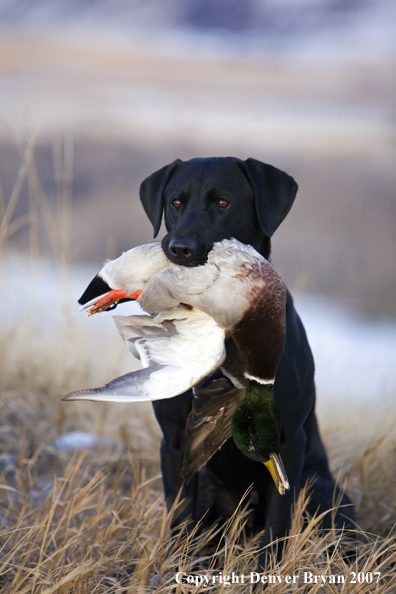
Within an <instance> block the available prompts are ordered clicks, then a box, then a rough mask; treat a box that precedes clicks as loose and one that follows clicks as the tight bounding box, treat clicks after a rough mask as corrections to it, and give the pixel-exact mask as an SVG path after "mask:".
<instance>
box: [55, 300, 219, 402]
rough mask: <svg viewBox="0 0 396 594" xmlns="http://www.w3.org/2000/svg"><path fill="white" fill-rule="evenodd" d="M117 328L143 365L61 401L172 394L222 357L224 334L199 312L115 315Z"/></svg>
mask: <svg viewBox="0 0 396 594" xmlns="http://www.w3.org/2000/svg"><path fill="white" fill-rule="evenodd" d="M114 321H115V323H116V326H117V328H118V331H119V333H120V335H121V337H122V338H123V340H124V341H125V343H126V344H127V346H128V348H129V350H130V351H131V353H132V354H133V355H134V356H135V357H136V358H138V359H140V360H141V362H142V365H143V367H144V369H140V370H138V371H134V372H131V373H127V374H125V375H123V376H121V377H119V378H116V379H115V380H113V381H111V382H109V383H108V384H106V385H105V386H103V387H101V388H95V389H92V390H81V391H77V392H71V393H70V394H67V395H66V396H65V397H64V398H63V400H94V401H102V402H104V401H105V402H139V401H144V400H161V399H164V398H173V396H177V395H178V394H182V393H183V392H186V391H187V390H189V389H190V388H192V387H193V386H195V385H196V384H197V383H198V382H200V381H201V380H202V379H203V378H205V377H207V376H210V375H211V374H212V373H213V372H214V371H215V370H216V369H217V368H218V367H219V366H220V365H221V363H222V362H223V360H224V358H225V346H224V336H225V332H224V330H223V329H222V328H220V327H219V326H218V325H217V324H216V323H215V321H214V320H213V319H212V318H211V317H210V316H207V315H206V314H204V313H203V312H200V311H198V310H193V309H186V308H180V309H177V310H175V311H172V312H169V313H167V314H164V313H163V314H162V315H158V316H157V317H156V319H153V318H152V317H151V316H146V315H142V316H114Z"/></svg>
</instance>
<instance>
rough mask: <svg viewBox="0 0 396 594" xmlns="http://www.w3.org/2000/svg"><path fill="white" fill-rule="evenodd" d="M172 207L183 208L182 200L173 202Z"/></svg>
mask: <svg viewBox="0 0 396 594" xmlns="http://www.w3.org/2000/svg"><path fill="white" fill-rule="evenodd" d="M172 206H173V207H174V208H181V206H182V203H181V202H180V200H177V199H176V200H172Z"/></svg>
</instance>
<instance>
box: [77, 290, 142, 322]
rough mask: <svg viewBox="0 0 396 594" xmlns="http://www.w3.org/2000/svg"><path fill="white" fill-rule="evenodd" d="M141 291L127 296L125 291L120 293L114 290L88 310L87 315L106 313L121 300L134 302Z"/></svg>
mask: <svg viewBox="0 0 396 594" xmlns="http://www.w3.org/2000/svg"><path fill="white" fill-rule="evenodd" d="M141 293H142V291H135V293H133V294H132V295H127V293H125V291H121V290H118V289H114V290H113V291H110V292H109V293H106V295H105V296H104V297H102V299H99V301H98V302H97V303H95V305H94V306H93V307H91V308H90V309H89V310H88V315H89V316H93V314H96V313H100V312H101V311H106V310H107V309H109V308H110V307H111V306H112V305H117V303H119V302H120V301H121V299H129V300H135V299H137V298H138V297H139V295H141Z"/></svg>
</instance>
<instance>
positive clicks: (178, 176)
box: [140, 157, 297, 266]
mask: <svg viewBox="0 0 396 594" xmlns="http://www.w3.org/2000/svg"><path fill="white" fill-rule="evenodd" d="M296 193H297V184H296V182H295V181H294V179H293V178H292V177H290V176H289V175H287V173H284V172H283V171H280V170H279V169H276V167H272V166H271V165H267V164H265V163H261V162H260V161H256V160H255V159H247V160H246V161H242V160H240V159H236V158H233V157H221V158H220V157H216V158H209V159H192V160H191V161H180V160H176V161H174V162H173V163H171V164H170V165H167V166H165V167H163V168H162V169H160V170H159V171H156V172H155V173H153V174H152V175H150V176H149V177H148V178H147V179H145V180H144V181H143V183H142V184H141V186H140V199H141V201H142V204H143V207H144V209H145V211H146V214H147V216H148V217H149V219H150V221H151V223H152V225H153V227H154V237H156V235H157V234H158V231H159V229H160V226H161V221H162V214H163V212H164V213H165V225H166V229H167V231H168V233H167V235H165V237H164V238H163V240H162V247H163V250H164V252H165V254H166V256H167V257H168V258H169V260H171V261H172V262H174V263H175V264H181V265H183V266H197V265H200V264H204V263H205V261H206V258H207V255H208V252H209V251H210V250H211V248H212V246H213V243H215V242H216V241H221V240H222V239H229V238H231V237H235V239H238V240H239V241H241V242H243V243H246V244H250V245H252V246H253V247H254V248H255V249H256V250H258V251H259V252H261V253H262V254H263V256H265V257H267V258H268V257H269V253H270V237H271V236H272V234H273V233H274V231H275V230H276V229H277V227H278V226H279V225H280V223H281V222H282V221H283V219H284V218H285V216H286V215H287V213H288V212H289V210H290V208H291V206H292V204H293V201H294V198H295V196H296Z"/></svg>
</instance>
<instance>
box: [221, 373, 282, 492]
mask: <svg viewBox="0 0 396 594" xmlns="http://www.w3.org/2000/svg"><path fill="white" fill-rule="evenodd" d="M273 392H274V386H273V384H260V383H258V382H256V381H255V380H250V381H249V384H248V387H247V389H246V394H245V398H244V400H242V402H241V403H240V405H239V406H238V408H237V409H236V411H235V412H234V414H233V416H232V421H231V432H232V437H233V438H234V442H235V444H236V446H237V447H238V448H239V449H240V450H241V452H242V453H243V454H245V456H247V457H248V458H251V459H252V460H255V461H256V462H263V464H264V465H265V466H266V467H267V468H268V470H269V472H270V474H271V476H272V478H273V480H274V482H275V485H276V488H277V490H278V491H279V493H280V494H281V495H284V494H285V493H286V490H288V489H290V486H289V481H288V479H287V475H286V471H285V468H284V466H283V463H282V459H281V457H280V455H279V453H278V452H279V444H280V424H279V416H278V411H277V409H276V406H275V402H274V399H273Z"/></svg>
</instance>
